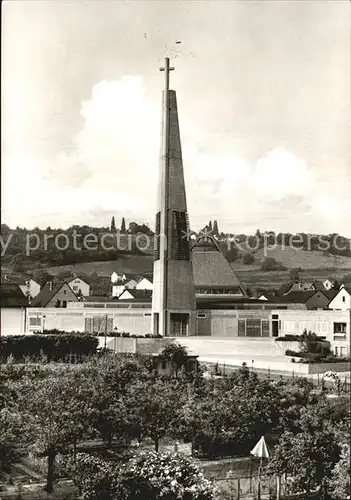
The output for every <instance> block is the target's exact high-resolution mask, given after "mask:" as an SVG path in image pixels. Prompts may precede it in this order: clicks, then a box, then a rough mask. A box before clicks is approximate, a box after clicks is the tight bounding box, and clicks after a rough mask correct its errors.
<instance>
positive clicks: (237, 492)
mask: <svg viewBox="0 0 351 500" xmlns="http://www.w3.org/2000/svg"><path fill="white" fill-rule="evenodd" d="M236 488H237V489H236V500H240V478H239V479H237V480H236Z"/></svg>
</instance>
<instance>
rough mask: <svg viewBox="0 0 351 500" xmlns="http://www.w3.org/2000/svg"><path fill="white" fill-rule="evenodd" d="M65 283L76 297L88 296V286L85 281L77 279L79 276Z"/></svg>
mask: <svg viewBox="0 0 351 500" xmlns="http://www.w3.org/2000/svg"><path fill="white" fill-rule="evenodd" d="M67 283H68V284H69V286H70V287H71V288H72V290H73V292H74V293H75V294H76V295H79V296H84V297H87V296H88V295H90V285H89V284H88V283H87V282H86V281H84V280H82V278H79V276H76V277H75V278H72V279H70V280H69V281H67Z"/></svg>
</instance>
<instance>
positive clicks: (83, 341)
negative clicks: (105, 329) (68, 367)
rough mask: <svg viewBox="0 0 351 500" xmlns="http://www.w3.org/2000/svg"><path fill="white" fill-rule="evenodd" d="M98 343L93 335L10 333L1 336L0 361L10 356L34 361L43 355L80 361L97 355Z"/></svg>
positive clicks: (53, 359) (55, 358) (49, 357)
mask: <svg viewBox="0 0 351 500" xmlns="http://www.w3.org/2000/svg"><path fill="white" fill-rule="evenodd" d="M98 345H99V341H98V339H97V338H96V337H93V336H91V335H82V334H74V335H71V334H56V335H40V334H34V335H10V336H6V337H1V338H0V361H2V362H5V361H7V360H8V358H12V359H13V360H14V361H22V362H23V361H25V360H26V358H31V360H32V361H34V360H40V359H41V358H42V357H43V356H44V357H45V358H46V360H47V361H68V360H69V359H70V358H72V356H74V359H75V360H76V361H80V360H84V359H85V358H86V357H87V356H91V355H96V354H97V349H98Z"/></svg>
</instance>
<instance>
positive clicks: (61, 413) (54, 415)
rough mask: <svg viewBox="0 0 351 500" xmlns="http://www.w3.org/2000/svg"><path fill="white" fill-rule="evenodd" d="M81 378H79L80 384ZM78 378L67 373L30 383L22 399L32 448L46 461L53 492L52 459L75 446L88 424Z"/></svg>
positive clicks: (86, 402)
mask: <svg viewBox="0 0 351 500" xmlns="http://www.w3.org/2000/svg"><path fill="white" fill-rule="evenodd" d="M83 380H84V379H81V380H80V382H81V383H82V382H83ZM80 385H81V384H80V383H79V379H78V378H76V379H72V377H71V376H70V374H64V375H61V376H60V377H58V376H55V375H52V374H51V375H49V376H48V377H47V378H44V379H42V380H40V381H39V382H38V381H35V380H34V381H32V382H31V384H30V386H29V388H28V390H27V391H26V396H25V397H24V400H23V409H22V411H23V412H24V414H25V417H26V418H25V422H26V427H27V432H28V434H29V435H30V436H31V437H32V439H33V442H34V449H35V450H36V452H37V453H38V454H40V455H42V456H46V457H47V459H48V469H47V478H46V490H47V491H48V492H49V493H51V492H52V491H53V481H54V471H55V460H56V457H57V455H58V453H60V452H62V451H64V450H66V449H67V447H68V446H69V445H74V444H75V443H76V442H77V440H78V439H80V438H81V437H82V435H83V434H84V431H85V429H86V426H87V424H88V420H89V419H88V416H89V404H90V403H89V399H88V398H86V397H85V395H84V392H79V388H80Z"/></svg>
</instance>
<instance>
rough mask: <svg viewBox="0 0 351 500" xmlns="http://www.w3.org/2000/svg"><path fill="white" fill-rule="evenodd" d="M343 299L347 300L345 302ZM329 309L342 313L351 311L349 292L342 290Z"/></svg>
mask: <svg viewBox="0 0 351 500" xmlns="http://www.w3.org/2000/svg"><path fill="white" fill-rule="evenodd" d="M343 297H344V298H345V300H343ZM329 309H339V310H341V311H347V310H350V309H351V296H350V294H349V292H348V291H347V290H345V289H343V288H341V289H340V291H339V293H338V294H337V295H336V297H334V299H333V300H332V301H331V302H330V304H329Z"/></svg>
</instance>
